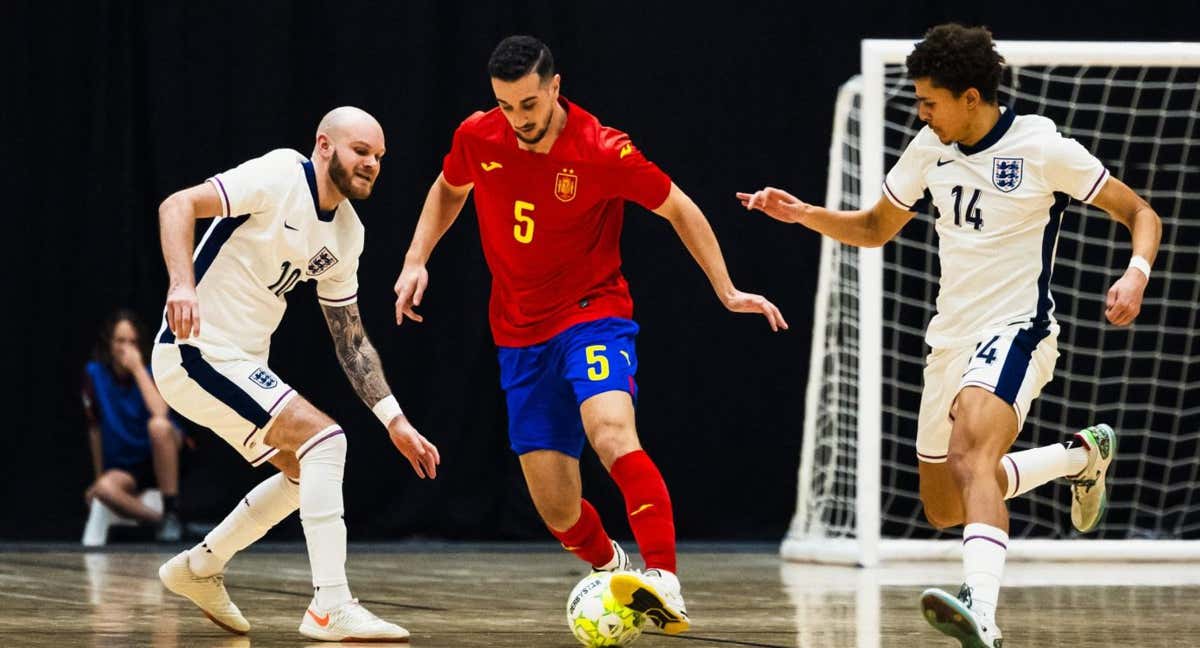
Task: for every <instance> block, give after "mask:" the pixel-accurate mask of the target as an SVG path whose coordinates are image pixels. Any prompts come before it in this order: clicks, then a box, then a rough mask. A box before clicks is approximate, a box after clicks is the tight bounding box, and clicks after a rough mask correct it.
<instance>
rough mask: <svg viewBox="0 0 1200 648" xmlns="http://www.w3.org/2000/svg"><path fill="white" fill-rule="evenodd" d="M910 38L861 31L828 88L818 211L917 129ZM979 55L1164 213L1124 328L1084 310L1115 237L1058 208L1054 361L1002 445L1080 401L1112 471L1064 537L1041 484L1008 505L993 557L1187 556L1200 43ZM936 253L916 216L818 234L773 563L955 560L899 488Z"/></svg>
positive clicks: (909, 444)
mask: <svg viewBox="0 0 1200 648" xmlns="http://www.w3.org/2000/svg"><path fill="white" fill-rule="evenodd" d="M915 42H916V41H915V40H864V41H863V42H862V74H861V76H860V77H855V78H854V79H852V80H851V81H850V82H848V83H847V84H846V85H845V86H843V88H842V90H841V92H840V93H839V96H838V99H837V104H836V109H835V116H834V125H833V138H832V143H831V146H830V166H829V178H828V183H827V195H826V204H827V206H829V207H831V208H841V209H858V208H862V207H866V206H869V205H872V204H874V203H875V202H876V201H877V200H878V199H879V197H880V195H881V187H882V184H883V178H884V175H885V173H886V170H887V168H888V167H890V166H891V164H892V163H894V162H895V160H896V159H897V157H898V155H899V152H900V151H902V150H903V147H904V146H905V145H906V144H907V143H908V140H909V139H911V137H912V136H913V135H914V134H915V133H916V131H917V130H918V129H919V127H920V123H919V121H916V119H915V108H914V106H912V88H911V82H910V81H909V80H908V79H906V78H905V71H904V66H903V63H904V59H905V57H906V56H907V55H908V54H909V53H911V51H912V48H913V45H914V44H915ZM997 49H998V50H999V52H1000V53H1001V54H1002V55H1003V56H1004V57H1005V59H1006V77H1005V82H1004V84H1003V87H1002V88H1001V101H1002V102H1004V103H1007V104H1009V105H1012V104H1015V105H1016V108H1017V110H1018V113H1022V112H1026V113H1028V112H1038V113H1041V114H1046V115H1047V116H1049V117H1051V118H1052V119H1054V120H1055V122H1056V123H1057V124H1058V125H1059V127H1060V129H1062V131H1063V132H1064V134H1066V135H1068V136H1071V137H1075V138H1076V139H1078V140H1079V141H1080V142H1081V143H1083V144H1084V146H1086V147H1088V148H1089V150H1091V151H1092V153H1093V154H1094V155H1096V156H1097V157H1099V158H1100V159H1101V161H1102V162H1104V163H1105V165H1106V166H1107V167H1108V168H1109V169H1111V170H1112V171H1113V175H1114V176H1115V177H1119V178H1122V179H1123V180H1125V181H1126V183H1127V184H1129V185H1130V186H1131V187H1132V188H1133V189H1134V190H1135V191H1137V192H1138V193H1139V195H1142V196H1143V197H1145V198H1147V199H1148V200H1149V202H1150V203H1151V205H1153V206H1154V207H1155V209H1156V210H1157V211H1158V213H1159V215H1160V216H1161V217H1162V218H1163V221H1164V232H1163V241H1162V247H1161V250H1162V252H1161V253H1160V256H1159V260H1158V261H1157V262H1156V264H1155V265H1156V267H1155V272H1154V273H1152V275H1153V276H1152V279H1151V284H1150V285H1149V286H1148V288H1147V292H1146V302H1145V305H1144V307H1143V312H1142V314H1141V316H1140V317H1139V319H1138V322H1137V323H1136V324H1135V326H1134V328H1133V329H1132V330H1130V329H1123V330H1119V331H1117V330H1115V329H1114V327H1108V328H1105V326H1104V324H1103V322H1097V321H1093V320H1095V317H1093V316H1094V311H1095V307H1096V302H1097V301H1099V302H1101V303H1102V301H1103V297H1104V291H1105V290H1106V289H1107V287H1108V284H1110V283H1111V281H1112V280H1113V279H1115V278H1116V277H1118V276H1119V275H1120V272H1121V271H1122V270H1123V268H1124V264H1125V262H1126V261H1127V260H1128V235H1127V234H1126V233H1125V232H1124V228H1120V229H1119V230H1118V229H1117V228H1118V227H1119V226H1117V225H1115V224H1113V223H1112V221H1110V220H1109V219H1108V218H1107V217H1106V216H1105V215H1104V214H1103V212H1099V211H1098V210H1095V209H1093V208H1090V207H1088V208H1086V209H1085V208H1084V207H1083V206H1081V205H1079V204H1078V203H1072V204H1071V206H1070V207H1069V208H1068V214H1070V213H1072V212H1074V217H1073V218H1072V220H1071V222H1070V223H1069V224H1068V222H1066V221H1064V224H1063V230H1064V231H1063V233H1062V234H1061V235H1060V236H1061V237H1062V238H1061V239H1060V245H1059V257H1058V260H1057V262H1056V266H1055V268H1056V272H1055V275H1056V276H1055V277H1054V282H1053V284H1052V289H1051V290H1052V293H1053V294H1054V296H1055V299H1056V301H1059V302H1060V303H1059V304H1058V307H1057V308H1056V315H1057V317H1058V319H1059V321H1060V322H1061V323H1062V325H1063V335H1062V337H1061V338H1060V348H1061V349H1062V350H1063V358H1061V359H1060V361H1059V364H1058V367H1057V368H1056V378H1055V380H1054V381H1053V382H1052V383H1051V386H1048V387H1047V388H1046V391H1044V392H1043V396H1042V398H1040V399H1039V402H1035V406H1034V408H1033V409H1032V410H1031V413H1030V416H1029V421H1028V422H1027V423H1026V425H1025V428H1024V429H1023V430H1022V434H1021V438H1020V440H1019V441H1018V445H1017V446H1016V448H1017V449H1019V448H1023V447H1032V446H1033V445H1042V444H1044V443H1046V442H1053V441H1057V440H1060V439H1062V438H1064V437H1065V435H1066V433H1067V432H1068V431H1070V428H1071V426H1072V425H1074V426H1077V427H1082V425H1080V423H1079V422H1080V421H1083V420H1085V418H1084V417H1086V416H1087V415H1088V414H1089V408H1090V410H1091V411H1092V412H1097V413H1103V414H1105V415H1108V416H1112V417H1116V420H1114V421H1112V422H1113V423H1114V424H1115V425H1116V426H1117V427H1118V432H1119V433H1120V434H1121V435H1122V436H1121V439H1120V442H1121V448H1120V454H1118V463H1121V464H1122V465H1121V466H1118V467H1117V474H1116V475H1114V477H1113V479H1112V481H1113V484H1114V486H1113V488H1114V493H1113V496H1114V503H1113V504H1112V506H1111V507H1110V512H1109V519H1106V520H1105V523H1104V524H1103V525H1102V526H1101V527H1100V529H1099V532H1098V533H1097V534H1095V535H1097V536H1099V537H1098V538H1090V537H1089V538H1077V537H1074V535H1075V534H1073V532H1072V531H1071V530H1070V524H1069V515H1068V516H1066V517H1064V515H1063V511H1064V510H1065V511H1069V508H1070V500H1069V493H1068V489H1067V488H1066V487H1065V486H1063V485H1062V484H1059V485H1057V486H1054V487H1051V486H1050V485H1047V486H1043V487H1042V488H1041V489H1038V491H1034V493H1030V495H1034V497H1033V498H1032V501H1031V502H1030V503H1028V504H1027V505H1023V506H1024V508H1022V509H1021V510H1020V511H1017V512H1014V513H1013V523H1014V524H1013V526H1014V528H1013V531H1012V533H1013V538H1014V540H1013V542H1012V543H1011V545H1010V547H1009V557H1010V558H1012V559H1017V560H1021V559H1033V560H1120V561H1160V560H1200V472H1198V469H1197V468H1196V466H1197V465H1200V429H1198V428H1200V371H1197V370H1196V369H1195V366H1194V365H1196V364H1197V363H1196V360H1200V322H1198V321H1197V316H1196V310H1197V303H1198V302H1200V271H1198V268H1197V257H1198V251H1197V249H1196V248H1197V244H1198V243H1200V181H1198V178H1200V150H1196V149H1195V146H1194V145H1195V144H1197V143H1200V132H1198V131H1200V128H1198V122H1200V106H1198V105H1197V104H1198V101H1200V74H1198V72H1200V43H1134V42H1052V41H998V42H997ZM1189 155H1190V156H1191V157H1189ZM921 220H923V219H922V218H921V217H920V216H918V218H915V219H914V223H917V222H918V221H921ZM924 220H926V221H927V220H928V219H924ZM1069 227H1071V228H1073V229H1072V230H1071V231H1068V228H1069ZM914 230H915V231H914ZM935 256H936V238H935V237H934V234H933V228H932V225H931V224H929V223H925V224H919V225H915V226H914V224H913V223H910V225H909V226H907V227H906V228H905V231H904V232H902V233H901V234H900V235H899V236H898V237H897V240H896V241H894V242H892V243H889V244H888V245H887V246H885V247H884V248H883V249H880V248H875V249H858V248H850V247H848V246H844V245H842V244H840V243H838V242H836V241H833V240H831V239H828V238H823V240H822V249H821V264H820V276H819V278H818V284H817V295H816V303H815V307H814V323H813V341H812V351H811V358H810V364H809V382H808V386H807V393H806V402H805V420H804V429H803V435H804V436H803V441H802V446H801V462H800V472H799V483H798V501H797V508H796V513H795V517H794V518H793V521H792V524H791V527H790V529H789V531H788V535H787V537H786V538H785V539H784V541H783V543H782V547H781V553H782V555H783V557H784V558H786V559H789V560H798V561H815V562H830V563H847V564H859V565H862V566H873V565H875V564H877V563H879V562H881V561H895V560H937V559H951V558H956V557H957V556H958V555H959V553H960V550H959V541H958V540H957V539H954V536H953V535H948V534H939V533H936V532H934V531H933V530H932V529H931V528H930V527H929V526H928V525H927V524H926V523H925V522H924V520H923V519H922V516H921V514H920V507H919V498H918V497H917V495H916V493H915V484H916V482H915V479H916V478H915V475H916V456H915V452H914V448H913V446H914V443H915V438H914V437H915V429H916V427H915V420H916V403H917V402H919V392H920V373H919V369H920V364H921V362H922V359H923V356H924V353H925V352H926V351H927V349H926V348H925V347H924V345H923V341H920V335H921V334H922V333H923V331H924V328H925V325H926V324H927V323H928V318H929V316H930V315H932V307H933V295H935V294H936V282H937V276H936V274H937V272H936V267H935V266H934V265H933V264H934V263H936V259H933V260H930V259H931V258H933V257H935ZM1060 270H1061V272H1060ZM1060 274H1062V275H1064V278H1062V279H1060V277H1059V276H1058V275H1060ZM1060 295H1061V296H1062V297H1061V298H1060ZM1101 310H1102V309H1101ZM921 317H923V318H924V319H923V320H920V318H921ZM918 320H920V321H918ZM885 368H886V371H885ZM1060 374H1062V375H1064V376H1065V377H1061V378H1060V377H1059V376H1060ZM1131 374H1132V375H1131ZM914 376H915V378H914ZM1056 390H1057V391H1056ZM914 393H916V394H917V398H915V399H914V397H913V394H914ZM1126 402H1130V403H1136V406H1130V407H1128V408H1125V406H1124V405H1123V403H1126ZM1086 424H1087V423H1083V425H1086ZM1037 440H1040V441H1041V443H1035V441H1037ZM1135 462H1136V465H1135ZM1041 490H1047V494H1044V495H1035V493H1039V492H1040V491H1041ZM1118 497H1124V498H1126V499H1131V500H1132V501H1131V502H1128V501H1126V502H1124V503H1122V502H1120V501H1116V498H1118ZM1017 501H1018V500H1012V501H1010V504H1013V503H1014V502H1017ZM1064 507H1065V508H1064ZM1064 520H1066V522H1065V523H1064Z"/></svg>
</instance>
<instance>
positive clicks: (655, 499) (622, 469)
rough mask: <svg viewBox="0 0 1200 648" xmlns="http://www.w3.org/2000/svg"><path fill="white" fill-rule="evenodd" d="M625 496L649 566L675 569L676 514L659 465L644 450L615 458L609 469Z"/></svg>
mask: <svg viewBox="0 0 1200 648" xmlns="http://www.w3.org/2000/svg"><path fill="white" fill-rule="evenodd" d="M609 474H611V475H612V478H613V481H615V482H617V488H620V489H621V494H622V495H624V496H625V513H626V514H628V515H629V526H630V528H632V529H633V537H634V538H637V543H638V549H639V550H640V551H641V553H642V559H643V560H645V561H646V568H647V569H665V570H666V571H669V572H671V573H675V517H674V513H673V512H672V511H671V496H670V494H668V493H667V484H666V482H664V481H663V478H662V474H661V473H659V472H658V467H657V466H655V465H654V462H653V461H651V460H650V455H647V454H646V452H645V451H644V450H635V451H634V452H631V453H629V454H627V455H625V456H623V457H621V458H620V459H617V460H616V461H615V462H613V465H612V469H611V470H610V471H609Z"/></svg>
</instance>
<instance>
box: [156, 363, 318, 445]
mask: <svg viewBox="0 0 1200 648" xmlns="http://www.w3.org/2000/svg"><path fill="white" fill-rule="evenodd" d="M214 355H219V356H220V358H216V357H213V356H214ZM151 368H152V370H153V371H154V382H155V384H157V385H158V391H159V392H161V393H162V397H163V399H164V400H166V401H167V404H168V405H170V406H171V408H172V409H174V410H175V411H176V412H179V413H180V414H182V415H183V416H185V417H187V418H188V419H190V420H191V421H193V422H195V423H196V424H198V425H202V426H204V427H206V428H209V429H211V430H212V431H213V432H216V433H217V436H219V437H221V438H222V439H225V442H226V443H228V444H229V445H231V446H233V448H234V449H235V450H237V451H238V452H239V453H241V455H242V457H244V458H245V459H246V461H248V462H250V464H251V465H254V466H257V465H260V464H262V463H263V462H265V461H267V460H268V459H270V458H271V457H273V456H274V455H275V453H277V452H279V450H277V449H276V448H272V447H271V446H268V445H267V444H266V442H265V441H264V438H265V437H266V436H267V430H269V429H271V423H273V422H274V421H275V417H276V416H277V415H278V414H279V412H281V411H283V408H284V406H285V405H287V403H288V401H290V400H291V399H292V398H293V397H295V395H296V391H295V390H293V389H292V388H291V387H289V386H288V384H287V383H285V382H283V380H282V379H280V378H279V376H277V375H276V374H275V373H274V372H273V371H271V370H270V369H269V368H267V367H266V366H265V364H263V363H261V362H259V361H258V360H255V359H253V358H251V357H249V356H245V355H243V354H240V353H237V352H230V351H229V350H227V349H222V350H221V353H219V354H214V353H208V352H202V351H200V349H198V348H196V347H194V346H191V345H189V344H178V345H176V344H155V345H154V352H153V354H152V355H151Z"/></svg>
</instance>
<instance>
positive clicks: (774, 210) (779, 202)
mask: <svg viewBox="0 0 1200 648" xmlns="http://www.w3.org/2000/svg"><path fill="white" fill-rule="evenodd" d="M735 195H737V198H738V200H739V201H741V203H742V207H745V208H746V209H757V210H758V211H760V212H762V213H764V214H766V215H767V216H770V217H771V218H774V219H775V220H777V221H782V222H784V223H799V222H801V221H803V220H804V212H805V210H806V209H808V208H809V207H810V206H811V205H809V204H808V203H806V202H804V201H803V200H800V199H799V198H797V197H795V196H793V195H792V194H790V193H788V192H786V191H784V190H783V189H776V188H775V187H766V188H764V189H760V190H758V191H756V192H754V193H752V194H749V193H743V192H740V191H739V192H738V193H737V194H735Z"/></svg>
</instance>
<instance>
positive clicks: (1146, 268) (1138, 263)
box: [1129, 256, 1150, 279]
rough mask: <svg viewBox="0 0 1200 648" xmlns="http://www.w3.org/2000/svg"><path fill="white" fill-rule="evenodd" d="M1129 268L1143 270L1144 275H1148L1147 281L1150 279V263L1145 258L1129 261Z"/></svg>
mask: <svg viewBox="0 0 1200 648" xmlns="http://www.w3.org/2000/svg"><path fill="white" fill-rule="evenodd" d="M1129 267H1130V268H1137V269H1138V270H1141V271H1142V274H1144V275H1146V278H1147V279H1149V278H1150V262H1149V261H1147V260H1146V259H1145V258H1144V257H1141V256H1135V257H1133V258H1132V259H1130V260H1129Z"/></svg>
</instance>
